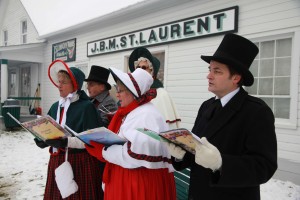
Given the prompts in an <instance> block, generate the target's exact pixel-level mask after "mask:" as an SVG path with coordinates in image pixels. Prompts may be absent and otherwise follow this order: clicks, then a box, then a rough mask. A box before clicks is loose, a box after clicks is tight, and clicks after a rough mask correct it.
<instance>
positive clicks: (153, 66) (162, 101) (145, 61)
mask: <svg viewBox="0 0 300 200" xmlns="http://www.w3.org/2000/svg"><path fill="white" fill-rule="evenodd" d="M137 68H141V69H144V70H146V71H147V72H148V73H149V74H151V76H152V77H153V84H152V85H151V90H150V92H152V93H154V94H156V96H155V95H152V96H153V99H152V101H151V103H153V104H154V105H155V107H156V108H157V109H158V110H159V111H160V113H161V114H162V115H163V116H164V117H165V120H166V122H167V124H168V125H169V129H176V128H179V127H180V121H181V119H180V117H179V114H178V111H177V108H176V105H175V103H174V102H173V100H172V98H171V96H170V95H169V93H168V92H167V91H166V90H165V89H164V88H163V87H164V86H163V84H162V82H161V81H160V80H159V79H158V78H157V74H158V71H159V68H160V61H159V60H158V59H157V58H156V57H155V56H153V55H152V54H151V53H150V51H149V50H148V49H147V48H145V47H138V48H136V49H134V50H133V51H132V53H131V54H130V56H129V69H130V71H131V72H133V71H134V70H135V69H137Z"/></svg>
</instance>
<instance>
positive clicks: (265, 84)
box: [258, 78, 273, 95]
mask: <svg viewBox="0 0 300 200" xmlns="http://www.w3.org/2000/svg"><path fill="white" fill-rule="evenodd" d="M272 91H273V78H261V79H259V87H258V94H260V95H271V94H272Z"/></svg>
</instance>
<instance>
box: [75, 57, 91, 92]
mask: <svg viewBox="0 0 300 200" xmlns="http://www.w3.org/2000/svg"><path fill="white" fill-rule="evenodd" d="M75 67H76V68H78V69H80V70H81V71H82V72H83V73H84V75H85V78H87V77H88V76H89V72H90V67H89V65H88V63H87V62H85V61H84V62H76V63H75ZM81 89H82V90H83V91H85V92H86V93H87V94H88V90H87V82H85V81H83V84H82V88H81Z"/></svg>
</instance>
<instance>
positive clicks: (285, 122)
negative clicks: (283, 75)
mask: <svg viewBox="0 0 300 200" xmlns="http://www.w3.org/2000/svg"><path fill="white" fill-rule="evenodd" d="M284 38H291V40H292V47H291V48H292V53H291V75H290V77H291V80H290V97H291V102H290V117H289V119H282V118H275V126H276V127H277V128H288V129H296V128H297V112H298V102H299V101H300V100H299V99H298V91H299V89H298V81H299V80H298V73H299V59H300V58H299V55H300V46H299V45H298V44H300V31H297V32H293V33H286V34H280V35H274V36H266V37H261V38H256V39H252V42H264V41H270V40H279V39H284ZM254 96H255V95H254Z"/></svg>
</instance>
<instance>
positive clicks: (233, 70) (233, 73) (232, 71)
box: [227, 65, 244, 87]
mask: <svg viewBox="0 0 300 200" xmlns="http://www.w3.org/2000/svg"><path fill="white" fill-rule="evenodd" d="M227 66H228V70H229V73H230V77H232V76H233V75H236V74H238V75H240V76H241V80H240V81H239V82H238V86H239V87H242V86H243V82H244V78H243V75H242V74H241V73H240V72H238V71H237V70H236V69H235V68H233V67H232V66H231V65H227Z"/></svg>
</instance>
